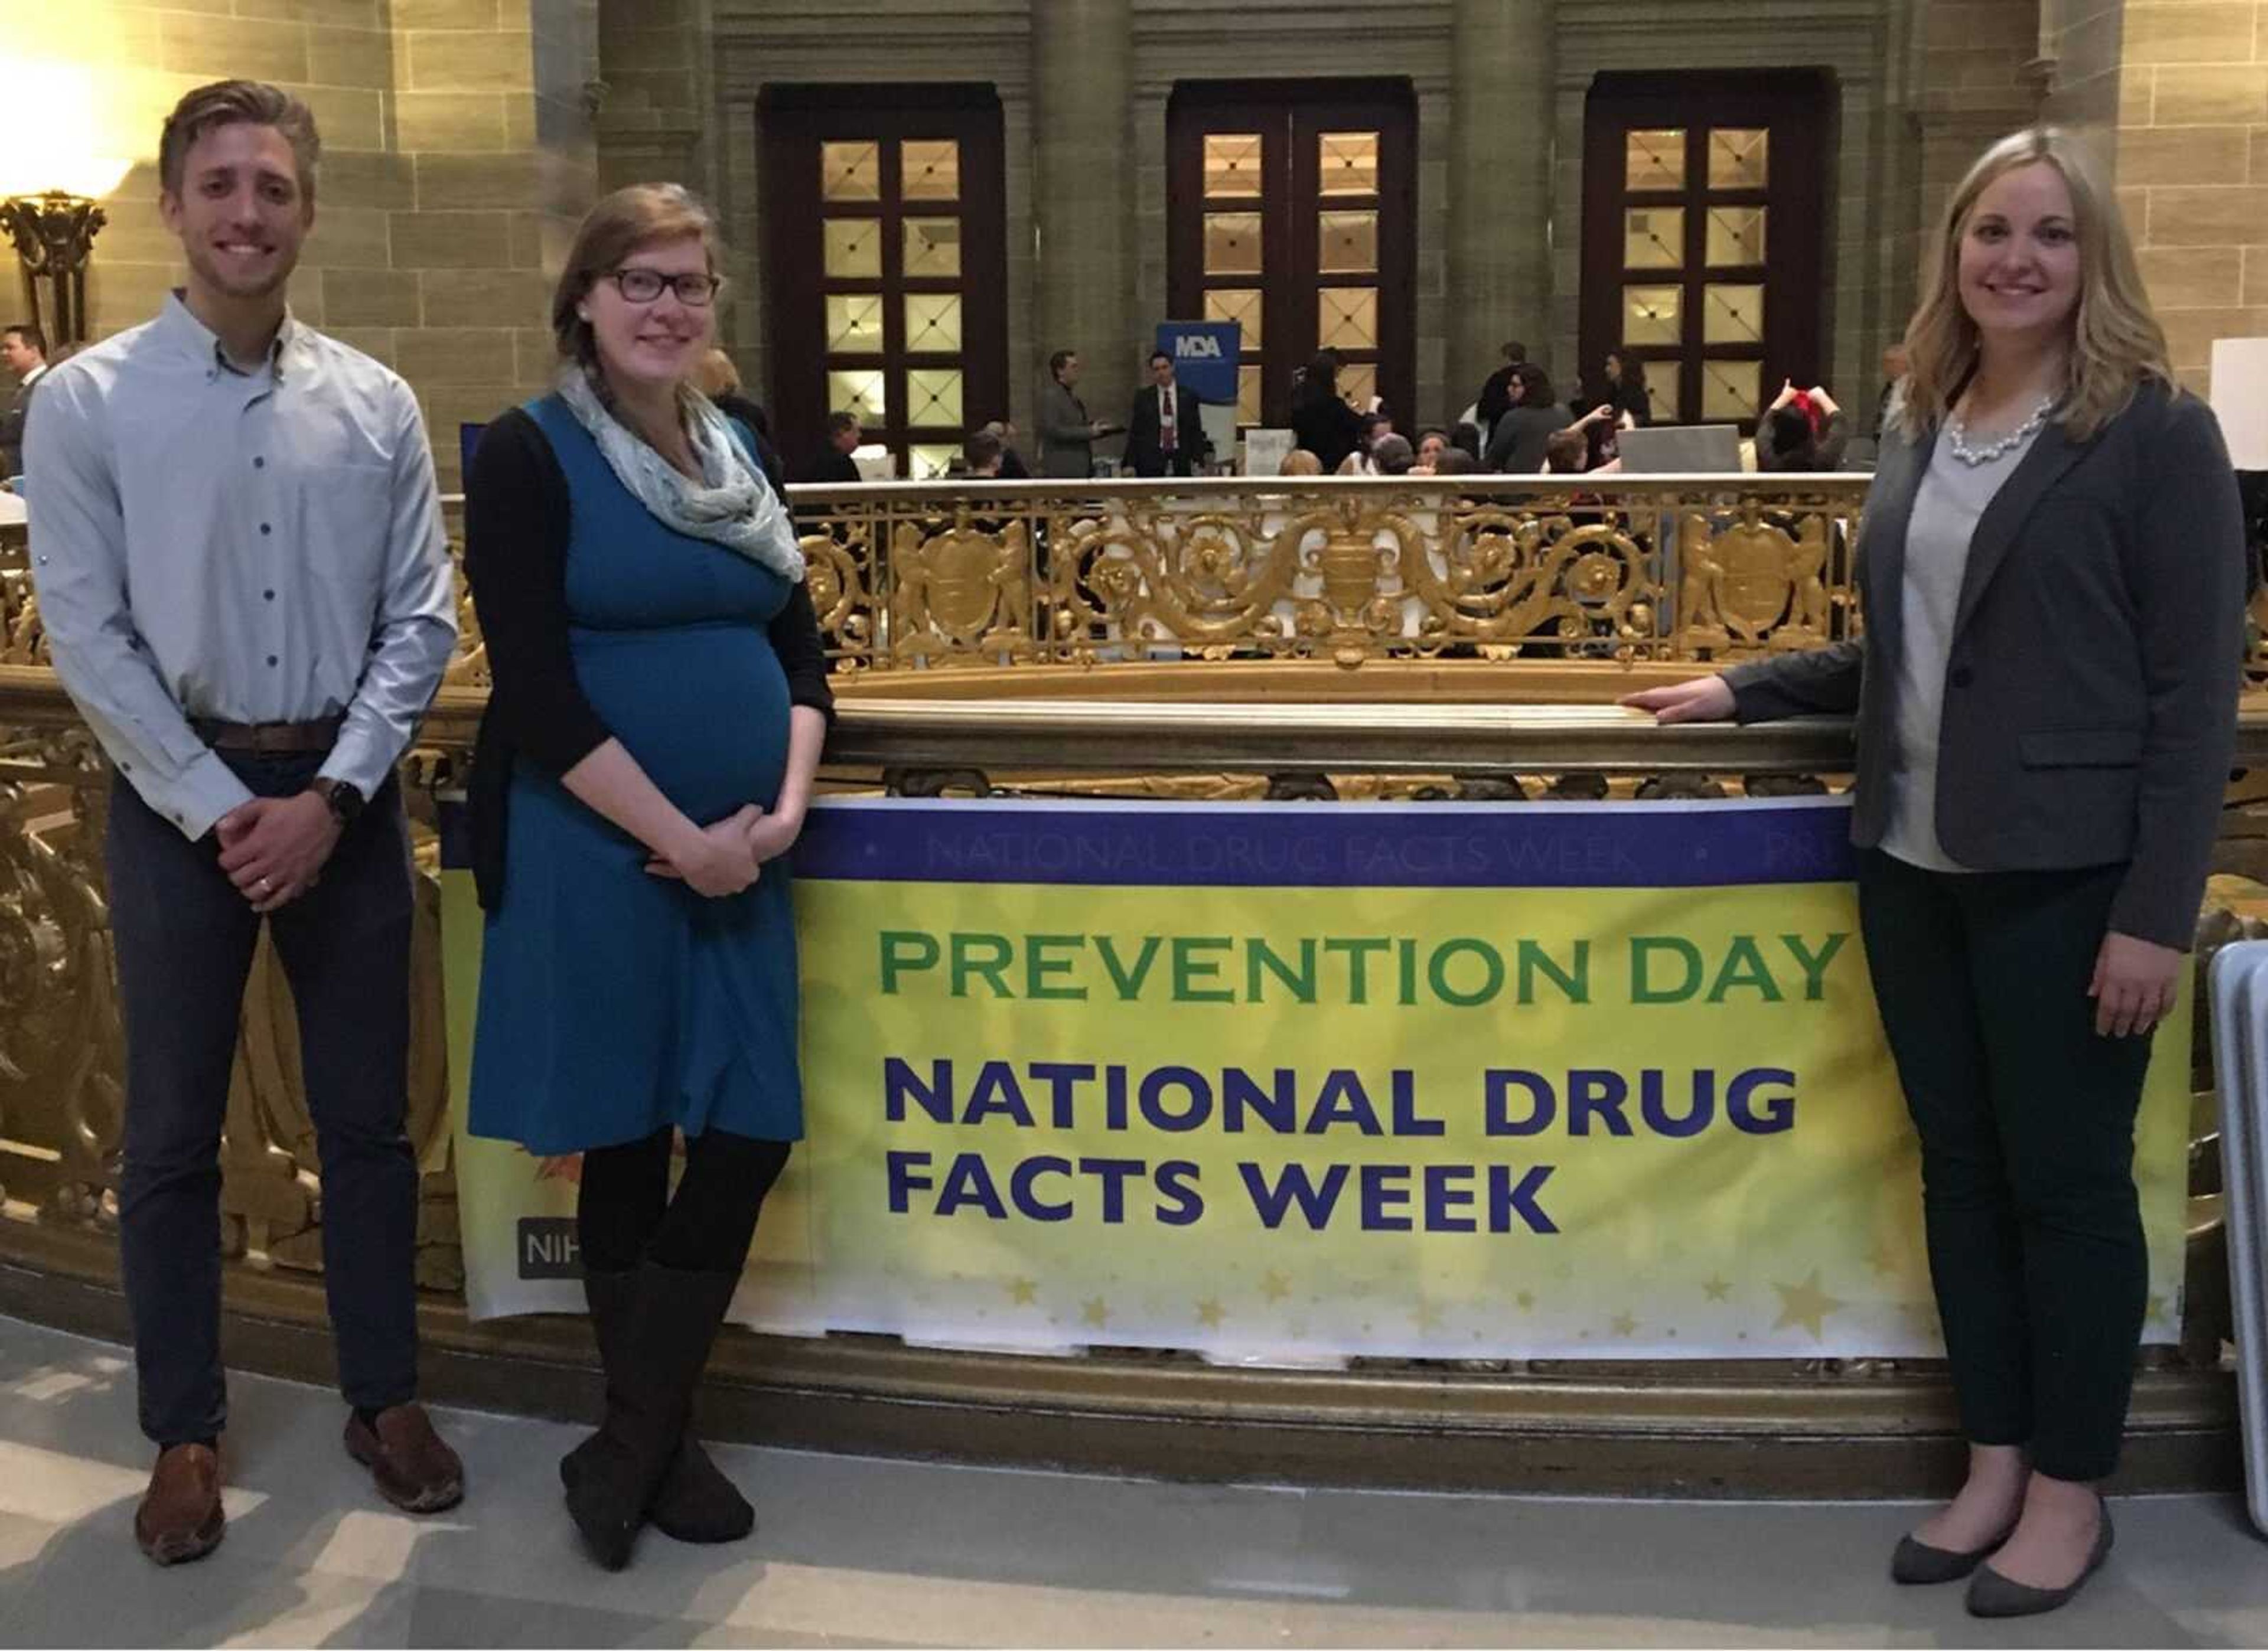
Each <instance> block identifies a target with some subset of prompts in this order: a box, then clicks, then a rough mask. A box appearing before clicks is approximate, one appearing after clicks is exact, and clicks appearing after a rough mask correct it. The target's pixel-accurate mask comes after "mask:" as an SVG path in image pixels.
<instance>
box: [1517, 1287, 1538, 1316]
mask: <svg viewBox="0 0 2268 1651" xmlns="http://www.w3.org/2000/svg"><path fill="white" fill-rule="evenodd" d="M1512 1299H1513V1302H1514V1303H1516V1304H1517V1305H1518V1307H1519V1308H1520V1310H1521V1312H1523V1313H1524V1312H1527V1311H1528V1310H1529V1309H1530V1308H1532V1307H1534V1306H1535V1292H1534V1291H1532V1290H1522V1291H1521V1293H1520V1294H1519V1295H1515V1296H1513V1298H1512Z"/></svg>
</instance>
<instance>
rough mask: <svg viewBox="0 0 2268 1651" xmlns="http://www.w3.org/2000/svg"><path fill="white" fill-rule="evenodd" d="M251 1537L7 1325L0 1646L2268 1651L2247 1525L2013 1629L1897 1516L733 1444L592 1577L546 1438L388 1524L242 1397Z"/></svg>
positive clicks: (321, 1451)
mask: <svg viewBox="0 0 2268 1651" xmlns="http://www.w3.org/2000/svg"><path fill="white" fill-rule="evenodd" d="M233 1404H234V1417H233V1420H234V1427H233V1431H232V1437H231V1448H232V1457H233V1463H232V1486H231V1488H230V1490H229V1492H228V1513H229V1521H230V1523H229V1534H228V1539H227V1541H226V1542H225V1543H224V1544H223V1545H222V1546H221V1548H220V1550H219V1552H217V1553H216V1554H214V1555H213V1556H212V1557H211V1558H210V1559H207V1560H206V1561H204V1562H203V1563H202V1564H199V1565H195V1566H191V1567H185V1568H183V1569H180V1570H178V1571H172V1572H161V1571H159V1570H158V1569H157V1568H156V1567H153V1566H151V1565H150V1564H148V1563H147V1562H146V1561H144V1559H142V1558H141V1556H140V1555H139V1554H137V1553H136V1552H135V1550H134V1546H133V1542H132V1538H131V1537H130V1535H129V1521H130V1520H131V1517H132V1511H133V1506H134V1501H135V1498H136V1495H137V1494H138V1493H139V1491H140V1488H141V1486H142V1482H143V1479H144V1474H145V1473H146V1471H147V1464H148V1457H147V1454H146V1452H145V1450H144V1446H143V1444H142V1442H141V1439H140V1437H139V1435H136V1433H135V1431H134V1427H133V1381H132V1372H131V1370H130V1369H129V1367H128V1365H127V1364H126V1362H125V1360H124V1358H123V1356H122V1353H121V1350H120V1349H118V1348H116V1347H113V1346H107V1345H105V1344H102V1343H99V1342H92V1341H84V1340H79V1339H74V1338H71V1337H68V1336H63V1335H58V1334H55V1333H54V1332H49V1331H46V1330H39V1329H34V1328H33V1327H31V1326H29V1325H26V1324H18V1323H14V1322H11V1321H10V1320H7V1319H0V1644H4V1645H11V1646H13V1645H162V1646H181V1645H214V1644H228V1645H322V1646H400V1645H417V1646H427V1645H431V1646H523V1645H526V1646H533V1645H561V1646H584V1645H639V1646H663V1645H823V1644H838V1643H840V1644H860V1645H971V1644H976V1645H985V1644H1001V1645H1034V1644H1048V1645H1157V1644H1163V1645H1196V1644H1218V1645H1243V1646H1263V1645H1264V1646H1300V1645H1372V1646H1431V1645H1443V1646H1462V1645H1663V1646H1677V1645H1774V1646H1777V1645H1809V1644H1823V1645H1880V1644H1894V1645H1940V1644H1943V1645H1969V1644H1988V1645H1995V1646H1998V1645H2011V1646H2043V1645H2121V1646H2154V1645H2259V1644H2263V1643H2268V1545H2264V1544H2262V1543H2261V1542H2260V1541H2259V1540H2258V1539H2257V1537H2255V1535H2254V1534H2253V1532H2252V1530H2251V1528H2250V1526H2249V1525H2248V1524H2247V1523H2246V1522H2245V1519H2244V1515H2243V1509H2242V1508H2241V1507H2240V1506H2239V1505H2238V1504H2237V1503H2236V1502H2235V1501H2233V1500H2227V1499H2220V1498H2206V1497H2165V1498H2153V1499H2148V1500H2128V1501H2124V1502H2121V1503H2120V1504H2119V1505H2118V1530H2119V1545H2118V1549H2117V1554H2116V1555H2115V1557H2114V1558H2113V1559H2112V1561H2111V1565H2110V1568H2109V1569H2108V1570H2107V1571H2106V1572H2105V1573H2104V1574H2102V1576H2101V1577H2100V1578H2098V1579H2097V1580H2096V1581H2095V1583H2094V1584H2093V1585H2092V1586H2091V1587H2090V1588H2089V1589H2088V1593H2087V1594H2086V1596H2083V1598H2082V1600H2081V1602H2080V1603H2079V1604H2077V1605H2075V1606H2073V1608H2072V1609H2070V1610H2068V1611H2065V1612H2063V1613H2062V1614H2061V1615H2059V1616H2058V1617H2054V1618H2045V1619H2042V1620H2038V1621H2035V1622H2029V1623H2020V1624H2014V1625H1998V1626H1995V1625H1985V1624H1979V1623H1975V1622H1972V1621H1971V1620H1970V1618H1967V1617H1965V1616H1964V1615H1963V1614H1962V1611H1961V1602H1960V1592H1959V1590H1958V1589H1933V1590H1929V1591H1926V1592H1918V1591H1910V1590H1904V1589H1894V1588H1893V1587H1892V1586H1891V1585H1890V1584H1889V1581H1887V1580H1886V1578H1885V1577H1884V1574H1883V1568H1882V1567H1883V1560H1884V1559H1885V1557H1886V1556H1887V1554H1888V1553H1889V1548H1890V1545H1891V1543H1892V1542H1893V1540H1894V1539H1895V1538H1896V1535H1897V1533H1898V1531H1899V1530H1901V1529H1902V1528H1903V1527H1904V1525H1905V1523H1907V1522H1908V1521H1909V1520H1910V1519H1911V1516H1912V1510H1911V1508H1905V1507H1901V1506H1897V1505H1894V1504H1887V1503H1871V1504H1870V1503H1845V1504H1834V1505H1822V1504H1791V1503H1784V1502H1783V1503H1763V1502H1751V1503H1722V1502H1719V1503H1670V1502H1642V1501H1546V1500H1520V1499H1510V1498H1493V1497H1474V1496H1414V1495H1398V1494H1386V1493H1365V1492H1351V1491H1300V1490H1288V1489H1271V1488H1265V1487H1258V1486H1184V1485H1161V1484H1151V1483H1129V1482H1124V1481H1119V1480H1109V1479H1081V1478H1075V1477H1069V1476H1064V1475H1052V1474H1040V1473H1021V1472H1004V1471H989V1470H982V1469H970V1468H950V1467H935V1466H925V1465H918V1464H906V1463H898V1462H880V1461H872V1460H865V1459H859V1458H851V1457H826V1456H814V1455H804V1454H799V1453H796V1452H792V1451H780V1450H757V1449H729V1450H720V1451H718V1457H719V1459H720V1460H721V1461H723V1462H724V1464H725V1466H726V1468H727V1470H728V1471H731V1472H732V1473H733V1475H734V1476H735V1477H736V1478H737V1479H739V1480H740V1483H741V1484H742V1485H743V1486H747V1487H749V1488H750V1489H751V1490H752V1491H753V1493H754V1495H755V1501H756V1503H757V1507H758V1509H759V1511H760V1514H761V1515H762V1525H761V1527H760V1528H759V1530H758V1531H757V1533H756V1535H755V1537H754V1538H753V1539H752V1540H750V1541H748V1542H746V1543H743V1544H740V1545H736V1546H733V1547H731V1548H726V1549H721V1550H719V1549H710V1550H700V1549H694V1548H689V1547H681V1546H679V1545H676V1544H674V1543H671V1542H669V1541H667V1540H666V1539H664V1538H661V1537H657V1536H654V1535H652V1533H649V1534H648V1536H647V1537H646V1539H645V1541H644V1544H643V1545H641V1546H640V1548H639V1550H638V1553H637V1560H636V1562H635V1564H634V1565H633V1566H632V1567H631V1568H630V1570H629V1571H627V1572H624V1573H622V1574H619V1575H614V1576H609V1575H606V1574H601V1573H600V1572H598V1571H596V1570H594V1569H593V1568H592V1567H590V1566H589V1565H588V1564H587V1563H585V1561H584V1559H582V1558H581V1557H580V1555H579V1554H578V1552H577V1550H576V1548H575V1546H574V1545H573V1543H572V1541H571V1538H570V1536H569V1534H568V1528H567V1523H566V1520H565V1517H564V1515H563V1513H562V1511H561V1508H560V1505H559V1492H558V1485H557V1481H556V1479H555V1478H554V1477H553V1464H554V1463H555V1461H556V1459H557V1457H558V1456H559V1455H560V1453H561V1452H562V1451H563V1449H566V1447H567V1446H568V1445H569V1444H570V1443H571V1442H573V1440H574V1438H575V1437H576V1435H575V1433H574V1432H573V1430H571V1429H569V1428H566V1427H558V1426H555V1425H552V1424H549V1423H543V1422H534V1421H524V1420H518V1419H515V1418H508V1417H499V1416H490V1415H482V1414H476V1413H449V1414H446V1415H445V1416H444V1417H443V1418H442V1421H443V1425H444V1427H445V1428H446V1431H447V1432H448V1433H449V1435H450V1436H451V1437H452V1438H453V1440H454V1441H455V1442H457V1444H458V1445H459V1446H460V1449H462V1450H463V1452H464V1455H465V1458H466V1462H467V1465H468V1476H469V1479H470V1483H471V1486H472V1496H471V1498H470V1500H469V1501H468V1502H467V1503H466V1504H465V1506H464V1507H463V1508H460V1509H458V1510H457V1511H456V1512H454V1513H453V1514H449V1515H443V1516H442V1517H440V1518H438V1519H433V1520H413V1519H409V1518H407V1517H405V1516H402V1515H397V1514H395V1513H394V1512H392V1511H391V1510H389V1509H388V1508H386V1507H385V1505H384V1504H382V1503H380V1502H379V1501H378V1500H377V1499H376V1497H375V1496H374V1495H373V1493H372V1492H371V1490H370V1487H369V1485H368V1482H367V1480H366V1479H365V1478H364V1477H363V1475H362V1474H361V1472H360V1471H359V1470H357V1468H356V1467H355V1466H354V1465H353V1464H351V1463H350V1462H349V1461H348V1460H347V1458H346V1457H345V1456H344V1454H343V1453H342V1451H341V1450H340V1449H339V1445H338V1427H339V1421H340V1419H341V1417H340V1411H339V1407H338V1405H337V1403H336V1401H335V1399H333V1398H331V1397H330V1396H329V1395H328V1394H326V1393H323V1392H320V1391H317V1390H315V1389H313V1388H307V1387H300V1386H297V1385H294V1384H292V1383H284V1382H272V1381H263V1380H256V1379H252V1378H244V1377H239V1378H238V1379H237V1381H236V1382H235V1383H234V1384H233Z"/></svg>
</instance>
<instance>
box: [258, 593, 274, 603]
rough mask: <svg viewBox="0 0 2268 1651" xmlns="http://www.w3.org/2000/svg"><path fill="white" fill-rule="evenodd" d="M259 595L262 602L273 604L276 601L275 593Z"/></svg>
mask: <svg viewBox="0 0 2268 1651" xmlns="http://www.w3.org/2000/svg"><path fill="white" fill-rule="evenodd" d="M260 595H261V599H262V600H264V601H269V602H273V601H274V600H275V599H276V592H274V591H261V593H260Z"/></svg>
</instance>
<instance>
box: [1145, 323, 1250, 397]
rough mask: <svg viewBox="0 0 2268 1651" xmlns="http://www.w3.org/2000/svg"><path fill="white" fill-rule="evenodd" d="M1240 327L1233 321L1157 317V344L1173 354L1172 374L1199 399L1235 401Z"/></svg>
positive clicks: (1240, 340) (1241, 332)
mask: <svg viewBox="0 0 2268 1651" xmlns="http://www.w3.org/2000/svg"><path fill="white" fill-rule="evenodd" d="M1242 338H1243V329H1242V328H1241V327H1239V326H1238V325H1237V324H1236V323H1235V322H1234V321H1160V322H1159V323H1158V348H1159V349H1162V350H1164V351H1165V352H1166V354H1167V355H1168V356H1172V357H1173V358H1174V378H1175V380H1176V381H1177V382H1179V383H1181V384H1182V385H1186V386H1187V387H1188V389H1189V393H1191V394H1192V395H1194V396H1196V397H1197V400H1200V401H1219V402H1226V403H1228V404H1230V405H1232V406H1233V405H1234V403H1235V401H1236V364H1237V361H1238V359H1239V357H1240V356H1241V355H1242V353H1243V348H1244V347H1243V341H1242Z"/></svg>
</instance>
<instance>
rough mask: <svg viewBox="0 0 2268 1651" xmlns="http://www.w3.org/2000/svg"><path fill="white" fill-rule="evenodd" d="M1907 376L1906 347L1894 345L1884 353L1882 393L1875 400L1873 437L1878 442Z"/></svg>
mask: <svg viewBox="0 0 2268 1651" xmlns="http://www.w3.org/2000/svg"><path fill="white" fill-rule="evenodd" d="M1905 376H1906V347H1905V345H1904V344H1903V343H1896V344H1893V345H1891V346H1890V347H1889V349H1886V350H1884V351H1883V352H1882V393H1881V394H1880V395H1878V396H1876V397H1875V398H1874V430H1873V435H1874V439H1875V440H1876V441H1878V442H1879V441H1880V440H1881V438H1882V432H1883V431H1884V430H1885V429H1889V423H1890V409H1891V407H1892V405H1893V404H1894V403H1895V402H1896V399H1897V393H1898V386H1899V385H1901V384H1903V383H1904V382H1905Z"/></svg>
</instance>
